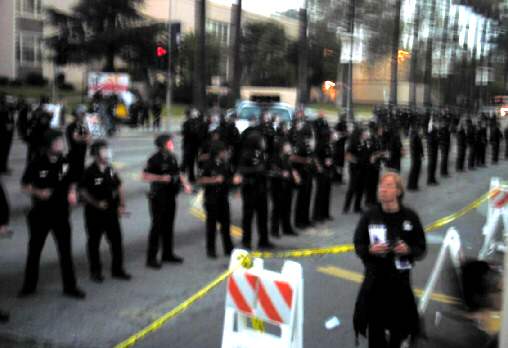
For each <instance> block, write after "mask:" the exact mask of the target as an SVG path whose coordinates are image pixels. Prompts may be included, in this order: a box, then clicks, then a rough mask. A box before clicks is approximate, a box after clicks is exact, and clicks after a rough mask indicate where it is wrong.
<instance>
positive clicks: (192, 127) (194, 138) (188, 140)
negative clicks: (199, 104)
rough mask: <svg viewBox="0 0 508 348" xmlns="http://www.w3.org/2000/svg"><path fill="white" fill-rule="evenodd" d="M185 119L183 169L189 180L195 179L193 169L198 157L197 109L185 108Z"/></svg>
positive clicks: (198, 129) (198, 130)
mask: <svg viewBox="0 0 508 348" xmlns="http://www.w3.org/2000/svg"><path fill="white" fill-rule="evenodd" d="M185 117H186V119H185V121H184V123H183V124H182V137H183V142H182V147H183V169H184V172H185V173H187V175H188V177H189V181H190V182H194V181H196V176H195V174H194V169H195V166H196V161H197V157H198V151H199V144H200V139H199V138H200V124H199V120H198V111H197V110H186V112H185Z"/></svg>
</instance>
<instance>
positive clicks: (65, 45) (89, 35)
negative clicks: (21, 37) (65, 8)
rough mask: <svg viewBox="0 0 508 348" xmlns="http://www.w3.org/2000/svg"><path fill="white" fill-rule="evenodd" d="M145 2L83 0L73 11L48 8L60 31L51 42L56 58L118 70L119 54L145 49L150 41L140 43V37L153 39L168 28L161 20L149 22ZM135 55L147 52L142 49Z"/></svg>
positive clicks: (49, 40)
mask: <svg viewBox="0 0 508 348" xmlns="http://www.w3.org/2000/svg"><path fill="white" fill-rule="evenodd" d="M143 3H144V0H111V1H103V0H80V1H79V2H78V3H77V4H76V6H74V7H73V8H72V12H71V13H70V14H68V13H65V12H62V11H60V10H57V9H55V8H48V9H47V13H48V17H49V21H50V23H51V24H52V25H53V26H55V27H56V29H57V31H56V34H54V35H52V36H50V37H49V38H48V40H47V42H48V45H49V47H50V48H52V49H53V51H54V56H55V59H56V61H57V62H59V63H60V64H66V63H84V62H88V61H90V60H98V61H101V62H103V64H104V65H103V66H104V68H103V70H104V71H115V70H116V63H115V59H116V58H117V57H121V56H122V55H124V54H126V51H129V52H130V53H131V54H132V52H133V51H134V50H136V49H145V48H146V47H145V45H144V44H147V42H144V43H142V42H141V43H140V42H139V39H141V41H150V39H152V38H156V37H157V35H158V34H159V33H161V32H163V31H164V29H165V28H164V25H163V24H161V23H154V22H149V21H147V19H148V18H146V17H145V16H144V15H143V14H142V13H141V10H140V9H141V6H142V5H143ZM136 38H137V39H138V40H136ZM146 38H149V39H148V40H146ZM148 43H149V42H148ZM135 56H140V57H141V56H143V54H142V52H138V54H136V55H135ZM143 60H144V58H143V59H142V60H141V61H143Z"/></svg>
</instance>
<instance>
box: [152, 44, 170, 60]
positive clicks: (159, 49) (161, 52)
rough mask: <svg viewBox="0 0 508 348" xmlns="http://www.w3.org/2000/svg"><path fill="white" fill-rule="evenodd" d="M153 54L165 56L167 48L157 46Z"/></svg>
mask: <svg viewBox="0 0 508 348" xmlns="http://www.w3.org/2000/svg"><path fill="white" fill-rule="evenodd" d="M155 54H156V55H157V57H159V58H160V57H165V56H166V55H167V54H168V50H167V49H165V48H164V47H162V46H160V45H159V46H157V48H156V50H155Z"/></svg>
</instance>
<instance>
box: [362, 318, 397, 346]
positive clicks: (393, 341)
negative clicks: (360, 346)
mask: <svg viewBox="0 0 508 348" xmlns="http://www.w3.org/2000/svg"><path fill="white" fill-rule="evenodd" d="M402 341H403V339H402V338H401V335H400V334H398V333H397V332H394V331H393V330H391V331H390V334H389V337H387V336H386V333H385V328H384V327H382V326H376V325H372V324H370V325H369V348H400V346H401V344H402Z"/></svg>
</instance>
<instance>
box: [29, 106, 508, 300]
mask: <svg viewBox="0 0 508 348" xmlns="http://www.w3.org/2000/svg"><path fill="white" fill-rule="evenodd" d="M21 110H23V109H20V115H19V117H21ZM84 111H85V110H81V109H79V110H77V112H76V113H75V116H76V117H75V120H74V121H73V122H72V123H71V124H70V125H69V126H68V127H67V131H66V135H67V141H68V145H69V154H68V156H67V157H66V158H65V157H64V156H63V150H64V141H63V134H61V133H60V132H58V131H55V130H51V129H49V118H50V116H49V115H48V114H47V113H46V112H45V111H44V108H43V107H42V106H40V107H38V108H37V109H36V110H35V111H34V112H32V114H31V117H30V119H29V124H32V127H30V130H29V131H27V132H26V134H27V139H31V140H30V141H29V149H30V150H29V159H28V165H27V168H26V170H25V173H24V175H23V178H22V186H23V190H24V191H26V192H27V193H29V194H30V195H31V196H32V202H33V203H32V209H31V211H30V213H29V215H28V226H29V230H30V241H29V248H28V256H27V264H26V271H25V281H24V285H23V288H22V291H21V292H20V296H27V295H31V294H33V293H34V292H35V290H36V286H37V278H38V269H39V259H40V253H41V251H42V249H43V247H44V243H45V239H46V237H47V235H48V234H49V232H50V231H52V232H53V234H54V236H55V239H56V242H57V247H58V251H59V256H60V265H61V270H62V278H63V284H64V293H65V294H67V295H69V296H73V297H77V298H83V297H84V293H83V292H82V291H81V290H80V289H79V288H78V287H77V285H76V279H75V276H74V268H73V263H72V257H71V243H70V240H71V224H70V222H69V207H70V205H73V204H75V203H76V200H77V193H78V192H79V193H81V194H80V197H81V199H82V200H83V202H84V204H85V209H84V213H85V226H86V230H87V235H88V245H87V250H88V257H89V263H90V275H91V278H92V280H94V281H96V282H102V281H103V280H104V277H103V274H102V266H101V263H100V259H99V252H98V250H99V244H100V240H101V238H102V235H105V236H106V238H107V239H108V241H109V243H110V244H111V250H112V254H113V257H112V267H111V272H112V276H113V277H115V278H119V279H123V280H128V279H130V275H129V274H128V273H127V272H126V271H125V270H124V268H123V249H122V239H121V228H120V222H119V217H120V216H122V215H124V214H125V213H126V210H125V201H124V199H123V190H122V182H121V179H120V178H119V176H118V173H116V172H115V171H114V169H113V168H112V166H111V164H110V163H111V162H110V156H109V151H108V145H107V143H106V142H104V141H97V142H95V143H94V144H92V146H91V155H92V157H93V158H94V162H93V163H92V164H91V165H90V166H89V167H88V168H86V169H85V159H86V152H87V148H88V146H89V144H90V142H91V138H90V134H89V133H88V130H87V128H86V127H85V126H84V124H83V115H84ZM272 116H273V115H270V114H269V113H263V115H262V117H261V119H260V120H259V121H258V120H257V119H256V118H255V117H251V124H250V126H249V127H248V128H247V129H246V130H245V131H244V132H243V133H242V134H241V135H240V134H239V132H238V130H237V128H236V126H235V123H234V117H225V116H222V117H221V116H220V115H218V114H212V115H211V117H209V118H208V119H206V120H205V119H203V118H201V117H199V115H198V114H197V113H195V112H189V113H188V117H187V120H186V121H185V123H184V124H183V158H184V161H183V165H182V166H180V165H179V164H178V161H177V158H176V155H175V152H174V143H173V140H172V137H171V136H170V135H167V134H164V135H161V136H159V137H157V139H156V146H157V151H156V153H155V154H154V155H152V156H151V157H150V158H149V159H148V161H147V165H146V167H145V169H144V171H143V179H144V180H145V181H146V182H149V183H150V187H151V189H150V194H149V206H150V213H151V218H152V227H151V229H150V233H149V243H148V250H147V259H146V264H147V266H148V267H151V268H154V269H158V268H160V267H161V263H160V261H159V257H158V253H159V249H160V250H161V257H160V260H161V261H162V262H174V263H181V262H183V259H182V258H180V257H179V256H177V255H176V254H175V253H174V243H173V239H174V238H173V226H174V220H175V216H176V202H177V195H178V193H179V191H180V188H181V187H183V188H184V189H185V191H186V192H190V191H191V187H190V185H189V183H187V180H186V176H185V175H183V173H182V172H183V171H189V177H190V178H191V179H195V178H192V175H191V174H192V171H193V170H194V166H195V162H197V166H198V168H199V175H198V179H197V183H198V184H200V185H202V186H203V187H204V190H205V194H204V197H205V209H206V212H207V222H206V230H207V233H206V250H207V255H208V256H209V257H212V258H214V257H216V255H217V254H216V246H215V235H216V225H217V223H219V224H220V225H221V235H222V241H223V248H224V252H225V253H226V254H229V253H230V252H231V250H232V248H233V243H232V241H231V238H230V234H229V229H230V219H231V217H230V210H229V192H230V190H231V189H237V188H239V189H240V191H241V195H242V199H243V207H242V228H243V237H242V246H243V247H244V248H248V249H250V248H252V220H253V218H254V216H256V220H257V232H258V235H259V238H258V244H257V246H258V248H266V249H269V248H273V247H274V245H273V244H272V243H271V241H270V238H269V226H268V225H269V219H268V216H269V212H268V210H269V206H270V204H269V197H271V201H272V203H271V207H272V211H271V223H270V227H271V230H270V232H271V233H270V234H271V235H272V236H273V237H279V236H280V227H281V226H282V231H283V234H284V235H290V236H291V235H292V236H294V235H297V233H296V232H295V230H294V229H293V227H292V223H291V212H292V210H291V207H292V197H293V193H294V192H295V193H296V202H295V207H296V210H295V214H294V225H295V227H297V228H298V229H305V228H308V227H311V226H313V225H314V224H315V223H316V222H322V221H325V220H328V219H331V214H330V199H331V195H330V192H331V185H332V181H333V180H334V179H336V180H338V181H341V180H342V175H341V174H342V168H343V166H344V164H345V159H347V160H348V161H349V170H350V175H349V179H350V180H349V187H348V190H347V193H346V200H345V205H344V212H347V211H348V210H349V208H350V204H351V202H352V199H353V198H355V205H354V210H355V211H356V212H360V211H361V210H362V203H363V202H362V200H363V196H364V195H365V203H366V204H367V205H371V204H374V203H375V201H376V196H375V195H376V191H377V187H376V186H377V182H378V177H379V173H380V170H381V163H382V162H384V165H385V166H386V167H390V168H392V169H395V170H400V163H401V156H402V155H403V147H402V141H401V131H402V132H405V131H407V132H408V133H410V134H411V140H410V141H411V146H410V147H411V151H410V153H411V159H412V161H411V162H412V166H411V171H410V180H409V188H410V189H417V188H418V176H419V171H420V169H421V158H422V156H423V143H422V139H421V137H422V130H426V129H428V134H427V145H428V156H429V165H428V168H429V169H428V171H429V173H428V184H435V183H437V181H436V180H435V176H434V175H435V171H436V168H437V153H438V150H439V149H440V150H441V153H442V162H441V175H442V176H446V175H447V174H448V172H447V167H448V166H447V160H443V158H444V159H447V153H448V152H449V149H450V140H449V137H450V128H452V127H451V125H452V124H453V122H452V121H450V120H447V119H446V117H442V120H443V121H441V126H440V128H439V129H437V127H436V126H435V125H436V123H437V122H436V120H435V119H436V118H435V117H428V118H427V121H428V122H427V123H425V119H423V121H422V122H404V119H403V118H402V117H401V115H398V114H396V115H388V116H386V115H383V114H376V122H373V123H371V124H370V125H369V127H367V128H361V127H359V126H356V128H354V130H353V132H352V134H351V136H350V137H349V139H348V133H347V126H346V123H345V122H339V123H338V125H337V127H336V128H335V129H334V130H332V129H331V127H330V126H329V124H328V123H327V121H326V119H325V117H324V115H323V114H320V115H319V117H318V118H317V119H316V120H315V121H313V122H309V121H307V120H306V119H305V117H304V115H303V112H301V111H299V112H297V113H296V115H295V118H294V120H292V124H291V126H289V125H288V124H287V123H285V122H283V121H281V120H280V119H279V118H278V117H277V116H276V115H275V116H274V117H272ZM413 117H415V116H414V115H413ZM20 120H21V121H23V119H22V118H21V119H20ZM406 124H407V125H410V126H409V127H408V128H409V129H406V128H405V126H404V125H406ZM415 124H416V125H418V126H414V125H415ZM465 124H466V128H465V134H466V142H462V141H461V140H460V137H461V136H462V135H461V132H462V130H463V128H461V127H458V132H457V138H458V141H457V144H458V147H459V148H458V151H457V153H458V158H459V159H461V160H463V159H464V158H465V157H466V156H465V153H464V151H463V150H462V149H461V148H460V147H461V146H465V145H464V143H466V144H467V146H468V150H469V159H470V161H469V162H470V167H471V168H473V167H474V166H476V165H480V166H481V165H484V164H485V154H484V151H485V149H486V146H485V136H486V132H485V131H484V130H485V127H484V125H485V124H486V122H485V121H484V120H483V119H480V121H479V122H478V124H479V127H478V129H474V128H473V127H474V125H473V122H472V121H471V122H470V121H465ZM411 125H413V126H412V127H411ZM452 129H453V128H452ZM471 129H474V131H475V133H474V134H475V136H474V140H475V141H474V143H472V144H471V145H470V144H469V142H468V139H469V138H468V137H467V135H468V134H470V133H471V132H473V130H471ZM468 130H469V133H468ZM506 132H507V130H505V133H506ZM21 134H22V136H23V135H24V134H25V133H21ZM490 134H491V137H490V138H491V145H492V148H493V151H492V154H493V161H497V160H498V157H499V146H500V138H501V136H502V134H501V131H500V128H499V124H498V123H493V124H492V126H491V131H490ZM346 147H347V149H346ZM436 147H437V148H438V150H436ZM507 150H508V147H507ZM189 152H192V153H189ZM445 152H446V154H445ZM471 153H473V154H474V155H471ZM505 156H506V157H507V158H508V151H507V152H506V153H505ZM471 158H472V160H471ZM458 162H460V161H458ZM457 165H458V166H459V164H457ZM314 186H315V189H314ZM313 192H315V194H314V195H313ZM313 196H314V205H312V204H311V201H312V197H313ZM311 206H312V210H313V211H312V215H311ZM48 217H49V218H48Z"/></svg>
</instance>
